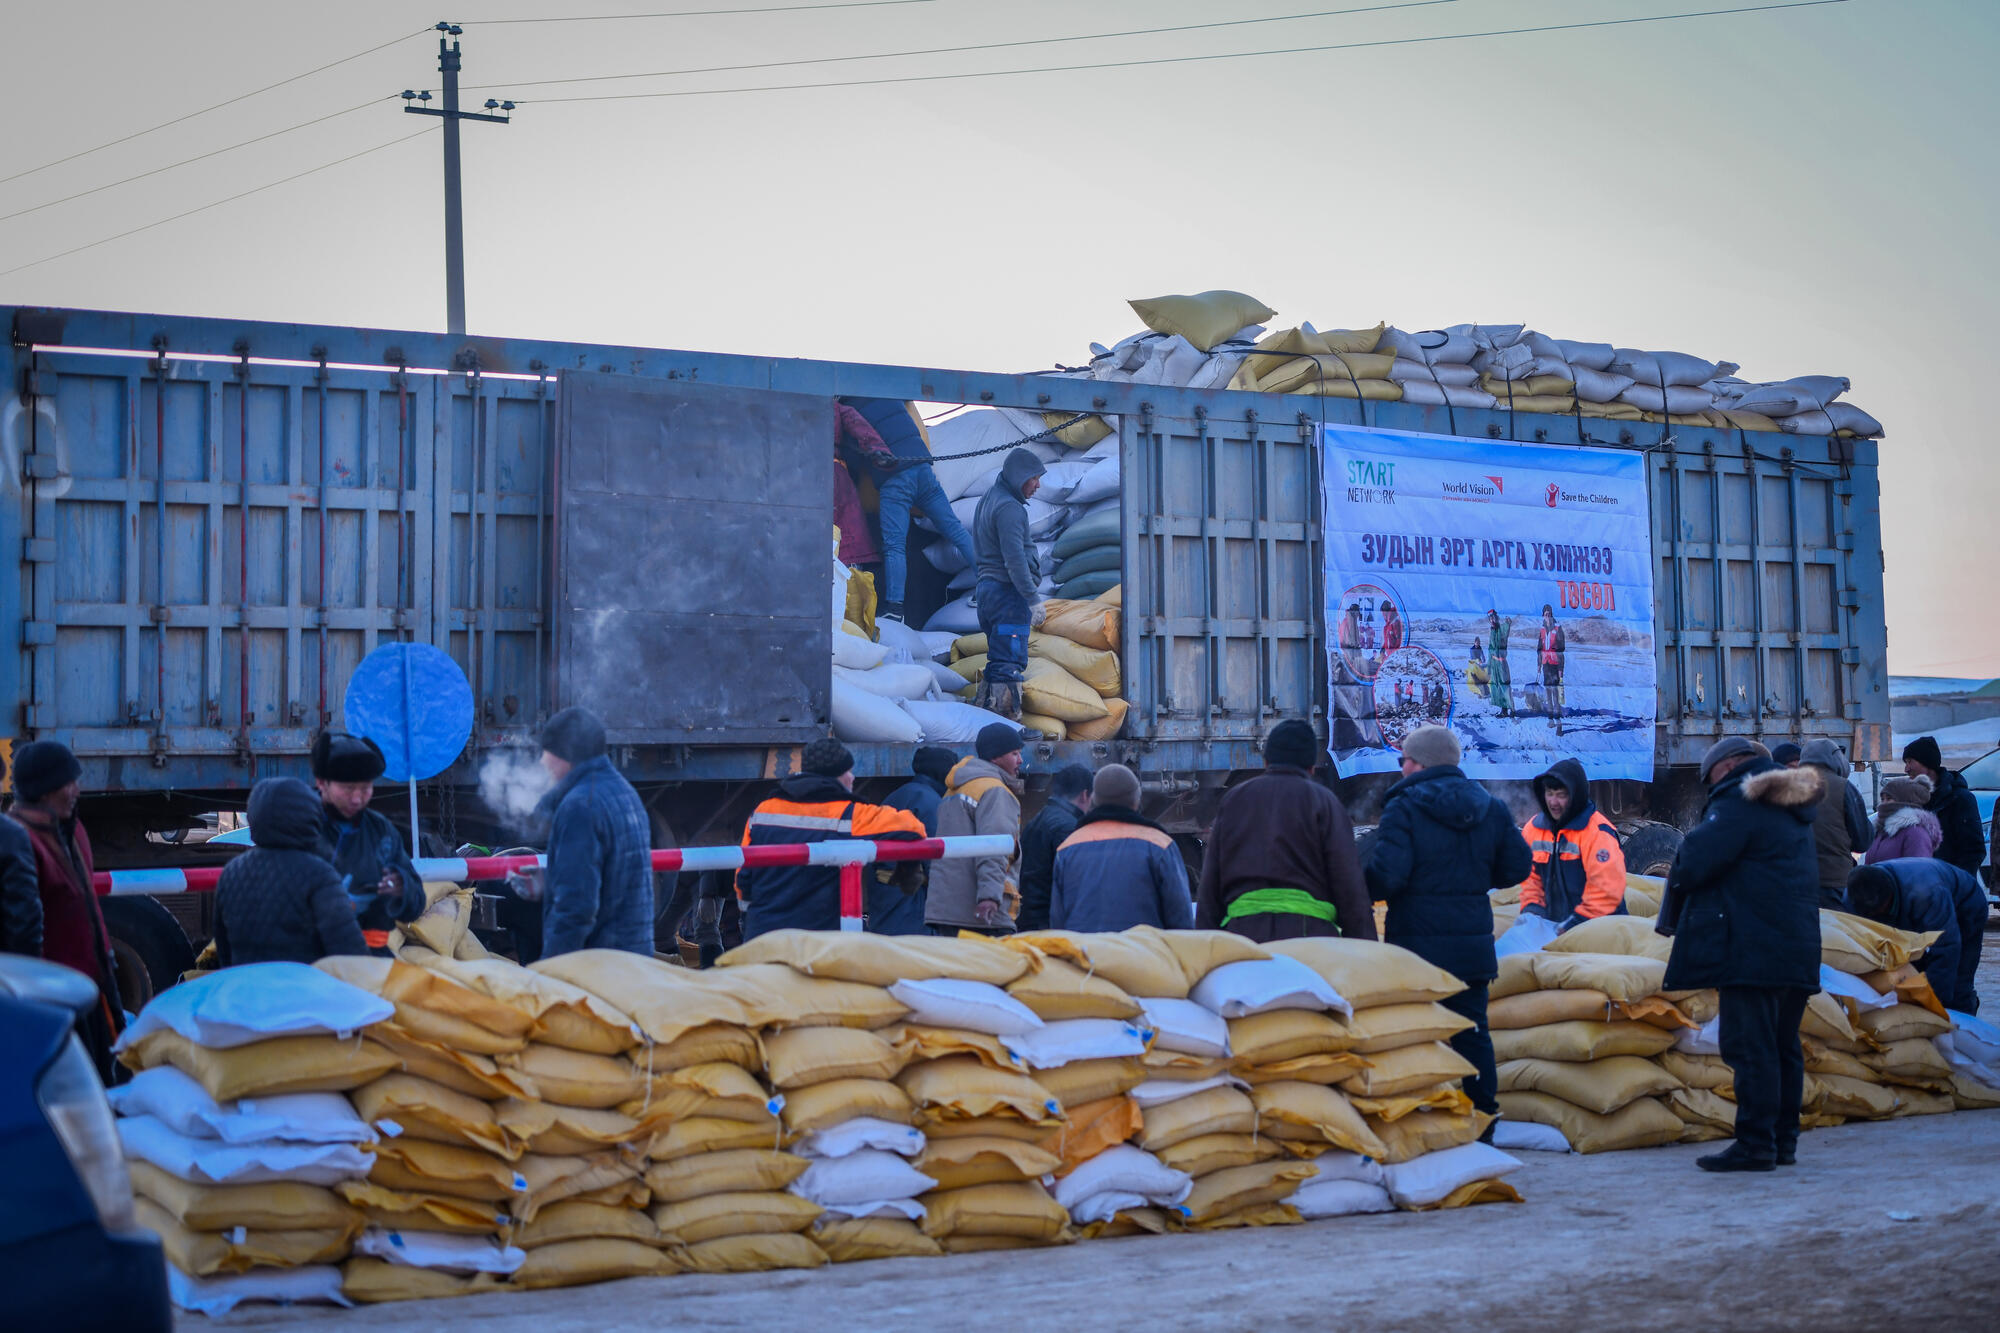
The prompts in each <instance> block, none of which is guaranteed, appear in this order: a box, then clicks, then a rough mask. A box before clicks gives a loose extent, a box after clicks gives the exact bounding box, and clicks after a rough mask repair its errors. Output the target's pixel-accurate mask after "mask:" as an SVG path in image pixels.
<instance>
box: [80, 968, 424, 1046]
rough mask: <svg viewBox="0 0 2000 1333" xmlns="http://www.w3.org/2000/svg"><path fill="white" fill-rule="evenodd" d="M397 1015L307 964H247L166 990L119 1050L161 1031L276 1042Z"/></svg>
mask: <svg viewBox="0 0 2000 1333" xmlns="http://www.w3.org/2000/svg"><path fill="white" fill-rule="evenodd" d="M395 1012H396V1006H395V1005H393V1004H391V1003H389V1001H387V1000H385V999H383V998H382V997H381V996H379V995H370V994H369V993H368V992H367V991H365V990H362V989H361V988H360V987H359V986H350V985H348V984H347V983H346V982H344V981H342V980H340V979H339V978H337V977H334V976H332V975H330V974H328V973H325V972H322V971H320V970H319V969H318V968H316V967H312V966H309V965H307V964H305V963H246V964H244V965H242V966H240V967H226V968H223V969H222V970H221V971H220V972H215V973H211V974H210V975H208V976H205V977H201V978H199V979H197V980H195V981H189V982H183V983H182V984H181V985H178V986H174V987H172V988H171V989H168V990H164V991H161V992H160V993H159V994H158V995H156V996H154V997H153V1000H152V1002H151V1003H150V1004H148V1005H147V1006H146V1007H145V1009H143V1010H142V1011H140V1014H139V1017H138V1018H137V1020H135V1021H134V1022H133V1024H132V1026H131V1027H129V1028H127V1029H125V1035H124V1036H122V1037H120V1038H119V1039H118V1045H117V1046H116V1047H115V1048H114V1049H116V1050H120V1051H122V1050H126V1049H127V1048H129V1047H130V1046H132V1045H133V1044H134V1043H135V1042H137V1041H139V1040H140V1039H141V1038H143V1037H146V1036H149V1035H151V1034H152V1033H155V1032H160V1031H173V1032H178V1033H180V1034H181V1035H182V1036H183V1037H186V1038H187V1039H188V1040H189V1041H191V1042H193V1043H194V1044H195V1045H197V1046H207V1047H210V1048H214V1049H226V1048H228V1047H231V1046H248V1045H249V1044H250V1043H251V1042H253V1041H264V1040H266V1039H267V1038H270V1037H300V1036H311V1035H315V1034H319V1033H332V1034H333V1035H334V1036H337V1037H346V1036H349V1035H351V1034H353V1033H355V1032H358V1031H360V1030H361V1029H362V1028H365V1027H367V1026H368V1025H369V1024H370V1023H380V1022H382V1021H383V1020H384V1019H387V1018H391V1017H393V1016H394V1015H395Z"/></svg>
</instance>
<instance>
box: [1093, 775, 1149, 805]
mask: <svg viewBox="0 0 2000 1333" xmlns="http://www.w3.org/2000/svg"><path fill="white" fill-rule="evenodd" d="M1139 800H1140V796H1139V775H1138V774H1137V773H1134V772H1133V771H1132V770H1131V769H1129V768H1127V767H1125V765H1123V764H1106V765H1105V766H1104V767H1103V768H1100V769H1098V770H1097V776H1096V777H1095V778H1093V779H1091V783H1090V803H1091V804H1092V805H1122V806H1124V807H1125V808H1126V809H1127V810H1137V809H1138V808H1139Z"/></svg>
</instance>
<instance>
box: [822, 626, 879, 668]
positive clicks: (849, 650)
mask: <svg viewBox="0 0 2000 1333" xmlns="http://www.w3.org/2000/svg"><path fill="white" fill-rule="evenodd" d="M888 659H889V650H888V648H887V647H885V646H884V645H882V644H879V643H874V642H871V641H870V640H868V639H862V638H856V637H855V636H854V635H852V634H849V633H848V632H847V631H846V630H844V629H843V630H835V631H834V635H833V664H834V665H835V666H837V667H846V668H847V669H848V670H849V671H873V670H874V669H875V668H876V667H878V666H881V665H882V663H884V662H886V661H887V660H888Z"/></svg>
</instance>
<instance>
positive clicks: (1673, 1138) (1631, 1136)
mask: <svg viewBox="0 0 2000 1333" xmlns="http://www.w3.org/2000/svg"><path fill="white" fill-rule="evenodd" d="M1497 1100H1498V1101H1499V1103H1500V1113H1501V1114H1502V1115H1503V1116H1505V1117H1506V1118H1507V1119H1509V1120H1519V1121H1523V1122H1525V1123H1527V1124H1531V1125H1548V1126H1550V1127H1551V1128H1553V1129H1559V1130H1561V1131H1562V1136H1563V1137H1564V1138H1566V1139H1568V1140H1569V1146H1570V1147H1572V1148H1574V1149H1576V1151H1578V1152H1616V1151H1621V1150H1623V1149H1626V1148H1653V1147H1658V1146H1659V1145H1660V1144H1663V1143H1677V1142H1679V1141H1680V1138H1681V1133H1682V1130H1683V1129H1684V1125H1683V1124H1682V1121H1681V1118H1680V1117H1679V1116H1678V1115H1676V1114H1674V1112H1673V1111H1671V1110H1669V1109H1668V1108H1667V1107H1666V1105H1665V1104H1664V1103H1662V1102H1660V1101H1659V1100H1658V1099H1656V1098H1652V1097H1641V1098H1639V1099H1638V1100H1637V1101H1634V1102H1628V1103H1626V1104H1625V1105H1624V1106H1622V1107H1620V1108H1619V1109H1618V1110H1616V1111H1614V1112H1613V1113H1611V1114H1610V1115H1598V1114H1596V1113H1595V1112H1592V1111H1586V1110H1584V1109H1583V1108H1582V1107H1580V1106H1576V1105H1573V1104H1571V1103H1569V1102H1566V1101H1564V1100H1563V1099H1562V1098H1560V1097H1553V1096H1550V1095H1549V1094H1548V1093H1545V1092H1503V1093H1500V1094H1499V1096H1498V1098H1497Z"/></svg>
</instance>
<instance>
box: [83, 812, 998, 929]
mask: <svg viewBox="0 0 2000 1333" xmlns="http://www.w3.org/2000/svg"><path fill="white" fill-rule="evenodd" d="M1013 854H1014V840H1013V839H1012V838H1010V837H1008V836H1007V835H1006V834H1004V833H995V834H986V835H983V836H979V837H966V838H916V839H910V840H904V841H896V840H893V839H884V840H882V841H879V842H878V841H876V840H874V839H872V838H844V839H838V840H828V841H826V842H788V843H775V844H772V845H770V846H764V847H673V848H668V849H666V850H658V849H656V850H655V851H654V852H653V869H655V870H688V871H702V870H741V869H743V868H744V867H746V866H747V867H749V868H750V869H752V870H759V869H765V868H768V867H774V866H838V867H840V928H841V929H842V930H860V929H861V871H862V868H863V867H864V866H867V865H869V864H871V863H873V862H876V861H959V860H966V859H970V858H974V857H981V856H1012V855H1013ZM415 864H416V867H417V873H418V874H419V875H421V876H423V877H424V878H425V879H427V880H449V881H452V882H455V883H463V882H466V881H474V882H477V881H485V880H499V879H505V878H507V876H508V875H510V874H512V873H513V872H514V871H516V870H530V869H534V868H536V867H544V868H545V867H546V866H547V865H548V858H547V857H544V856H437V857H422V858H419V859H418V860H417V862H416V863H415ZM221 878H222V867H221V866H219V865H216V866H176V867H171V868H167V869H161V870H100V871H98V872H97V874H96V876H95V877H94V879H93V881H92V882H93V884H94V885H95V887H96V889H97V891H98V892H99V893H100V894H122V893H206V892H208V891H209V890H211V889H213V888H214V887H215V884H216V881H217V880H219V879H221Z"/></svg>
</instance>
